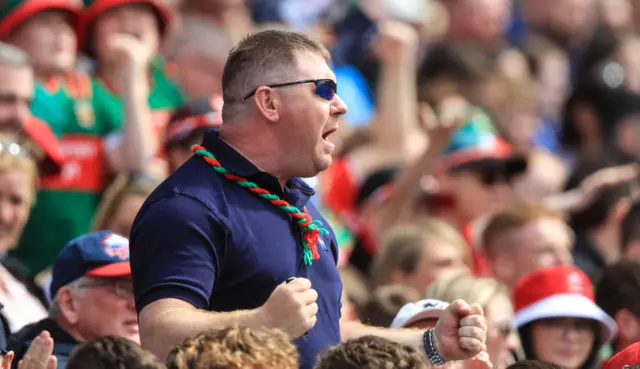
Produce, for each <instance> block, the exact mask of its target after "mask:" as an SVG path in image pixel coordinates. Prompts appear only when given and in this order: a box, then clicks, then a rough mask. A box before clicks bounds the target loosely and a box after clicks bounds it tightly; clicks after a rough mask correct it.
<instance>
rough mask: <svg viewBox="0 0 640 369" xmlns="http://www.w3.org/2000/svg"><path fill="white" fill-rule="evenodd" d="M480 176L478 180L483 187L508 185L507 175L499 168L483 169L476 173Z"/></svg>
mask: <svg viewBox="0 0 640 369" xmlns="http://www.w3.org/2000/svg"><path fill="white" fill-rule="evenodd" d="M476 174H478V175H479V176H480V180H481V181H482V183H483V184H484V185H485V186H495V185H497V184H502V183H508V182H509V179H508V177H507V173H505V171H504V170H503V169H499V168H485V169H481V170H478V171H476Z"/></svg>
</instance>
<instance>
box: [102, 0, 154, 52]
mask: <svg viewBox="0 0 640 369" xmlns="http://www.w3.org/2000/svg"><path fill="white" fill-rule="evenodd" d="M159 30H160V25H159V23H158V18H157V17H156V14H155V12H154V10H153V8H152V7H151V6H150V5H147V4H131V5H123V6H119V7H117V8H114V9H112V10H110V11H108V12H107V13H106V14H104V15H102V16H100V18H99V19H98V20H97V21H96V24H95V31H94V33H95V36H94V37H95V38H94V40H95V47H96V52H97V54H98V59H99V60H100V61H101V62H103V63H107V64H115V63H117V61H118V59H117V58H118V56H117V55H118V53H116V52H115V51H114V50H112V48H111V47H110V46H109V45H110V39H111V38H112V36H114V35H117V34H126V35H130V36H133V37H135V38H137V39H138V40H139V41H140V42H141V43H143V44H144V45H145V46H146V47H148V48H150V49H151V50H154V51H157V50H158V48H159V45H160V31H159Z"/></svg>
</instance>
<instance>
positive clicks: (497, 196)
mask: <svg viewBox="0 0 640 369" xmlns="http://www.w3.org/2000/svg"><path fill="white" fill-rule="evenodd" d="M439 181H440V184H441V188H442V192H443V193H444V194H447V195H450V196H452V197H453V199H454V201H455V206H456V211H457V212H458V213H459V214H458V216H459V218H460V219H461V220H462V221H464V222H465V223H466V222H471V221H473V220H475V219H477V218H478V217H479V216H481V215H483V214H487V213H492V212H494V211H496V210H498V209H500V207H501V206H502V205H503V204H504V203H505V201H507V200H508V199H509V198H510V196H511V187H510V186H509V184H508V183H507V175H506V173H505V171H504V167H503V166H501V165H493V164H492V165H487V166H483V167H481V168H474V169H473V170H471V169H464V170H459V171H455V172H450V173H446V174H444V175H443V176H442V177H441V178H439Z"/></svg>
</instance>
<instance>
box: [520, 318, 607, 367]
mask: <svg viewBox="0 0 640 369" xmlns="http://www.w3.org/2000/svg"><path fill="white" fill-rule="evenodd" d="M596 329H597V322H595V321H593V320H589V319H575V318H553V319H542V320H538V321H536V322H535V323H533V328H532V335H533V337H532V340H533V350H534V351H535V354H536V356H537V359H538V360H541V361H548V362H551V363H554V364H558V365H560V366H562V367H564V368H567V369H578V368H580V367H581V366H582V365H583V364H584V363H585V361H587V359H588V358H589V354H590V353H591V350H592V349H593V347H594V343H595V337H596V335H595V330H596Z"/></svg>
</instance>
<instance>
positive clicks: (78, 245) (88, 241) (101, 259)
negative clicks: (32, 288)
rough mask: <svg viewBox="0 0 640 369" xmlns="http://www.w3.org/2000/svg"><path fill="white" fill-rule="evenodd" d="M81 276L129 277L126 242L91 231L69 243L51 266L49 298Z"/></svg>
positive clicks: (126, 240) (110, 235)
mask: <svg viewBox="0 0 640 369" xmlns="http://www.w3.org/2000/svg"><path fill="white" fill-rule="evenodd" d="M84 276H88V277H97V278H126V277H130V276H131V265H130V264H129V240H128V239H126V238H125V237H122V236H120V235H118V234H115V233H113V232H111V231H99V232H93V233H89V234H85V235H83V236H80V237H78V238H75V239H73V240H71V241H70V242H69V243H68V244H67V245H66V246H65V247H64V249H62V251H61V252H60V254H59V255H58V258H57V259H56V262H55V263H54V264H53V272H52V276H51V286H50V291H51V296H52V297H55V296H56V293H57V292H58V290H59V289H60V288H61V287H63V286H66V285H67V284H69V283H71V282H73V281H75V280H76V279H79V278H81V277H84Z"/></svg>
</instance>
